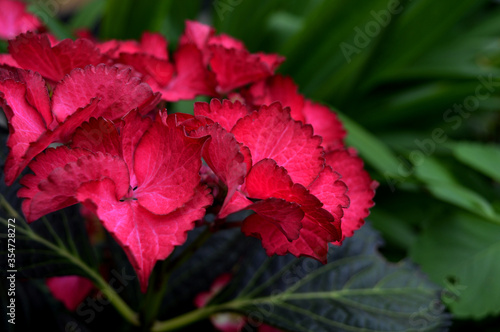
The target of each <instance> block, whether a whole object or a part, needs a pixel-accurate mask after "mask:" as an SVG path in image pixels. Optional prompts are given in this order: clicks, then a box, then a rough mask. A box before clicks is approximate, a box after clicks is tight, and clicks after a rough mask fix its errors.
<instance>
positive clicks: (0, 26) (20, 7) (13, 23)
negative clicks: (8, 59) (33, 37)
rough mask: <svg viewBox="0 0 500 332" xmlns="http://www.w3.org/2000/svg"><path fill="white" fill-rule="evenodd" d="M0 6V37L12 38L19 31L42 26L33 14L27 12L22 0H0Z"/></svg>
mask: <svg viewBox="0 0 500 332" xmlns="http://www.w3.org/2000/svg"><path fill="white" fill-rule="evenodd" d="M0 8H2V10H1V11H0V39H12V38H14V37H16V36H17V35H18V34H20V33H23V32H27V31H28V30H32V31H35V30H37V29H38V28H40V27H41V26H42V25H41V23H40V21H39V20H38V18H37V17H36V16H35V15H33V14H31V13H28V11H27V10H26V4H25V3H24V2H22V1H17V0H0Z"/></svg>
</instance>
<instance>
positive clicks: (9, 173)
mask: <svg viewBox="0 0 500 332" xmlns="http://www.w3.org/2000/svg"><path fill="white" fill-rule="evenodd" d="M0 101H2V108H3V110H4V112H5V115H6V117H7V121H8V123H9V131H10V136H9V139H8V141H7V146H8V147H9V148H10V152H9V155H8V156H7V160H6V161H5V182H6V183H7V184H9V185H10V184H12V183H13V182H14V180H15V179H16V178H17V177H18V176H19V174H20V173H21V171H22V170H23V169H24V167H25V166H26V164H24V165H23V163H22V159H23V156H24V155H25V153H26V152H27V151H28V149H29V146H30V143H32V142H35V141H36V140H37V139H38V138H39V137H40V135H42V134H43V133H44V132H45V131H46V130H47V128H46V124H45V121H44V120H43V117H42V116H41V114H40V113H39V112H38V111H37V110H36V109H35V108H34V107H33V106H31V105H30V104H29V103H28V101H27V98H26V86H25V84H23V83H21V82H16V81H14V80H12V79H8V80H5V81H0Z"/></svg>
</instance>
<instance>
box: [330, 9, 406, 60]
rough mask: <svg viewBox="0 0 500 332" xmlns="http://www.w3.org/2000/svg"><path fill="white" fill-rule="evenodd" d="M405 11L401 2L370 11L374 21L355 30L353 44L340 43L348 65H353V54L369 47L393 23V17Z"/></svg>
mask: <svg viewBox="0 0 500 332" xmlns="http://www.w3.org/2000/svg"><path fill="white" fill-rule="evenodd" d="M403 9H404V7H403V5H402V4H401V3H400V1H399V0H389V2H388V3H387V7H386V9H382V10H378V11H375V10H372V11H370V15H371V16H372V17H373V20H370V21H368V22H367V23H366V24H365V25H364V26H363V29H361V28H360V27H359V26H356V27H355V28H354V32H356V35H355V36H354V39H353V41H352V44H350V43H346V42H342V43H340V50H341V51H342V54H343V55H344V57H345V59H346V60H347V63H351V61H352V56H353V54H360V53H361V51H362V50H363V49H365V48H366V47H368V46H369V45H370V43H371V42H372V40H373V38H375V37H377V36H378V35H379V34H380V32H381V31H382V29H383V28H385V27H387V26H388V25H389V23H391V21H392V17H393V16H394V15H398V14H400V13H401V12H402V11H403Z"/></svg>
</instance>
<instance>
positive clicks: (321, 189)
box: [308, 166, 349, 220]
mask: <svg viewBox="0 0 500 332" xmlns="http://www.w3.org/2000/svg"><path fill="white" fill-rule="evenodd" d="M308 189H309V191H310V193H311V194H313V195H314V196H316V197H317V198H318V199H319V200H320V201H321V203H323V207H324V208H325V209H326V210H327V211H329V212H330V213H331V214H332V215H333V216H334V217H335V220H340V219H341V218H342V216H343V215H344V211H343V209H344V208H347V207H349V197H348V195H347V185H346V184H345V183H344V182H343V181H342V180H341V179H340V175H339V174H338V173H336V172H334V171H333V169H332V168H331V167H330V166H327V167H325V169H323V171H321V173H320V174H319V176H318V178H317V179H316V180H314V182H313V183H311V185H310V186H309V187H308Z"/></svg>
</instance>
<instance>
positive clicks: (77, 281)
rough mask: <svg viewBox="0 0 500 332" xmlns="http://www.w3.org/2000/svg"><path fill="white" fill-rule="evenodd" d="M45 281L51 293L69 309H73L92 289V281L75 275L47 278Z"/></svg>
mask: <svg viewBox="0 0 500 332" xmlns="http://www.w3.org/2000/svg"><path fill="white" fill-rule="evenodd" d="M45 283H46V284H47V287H48V288H49V290H50V292H51V293H52V295H53V296H54V297H55V298H56V299H58V300H59V301H61V302H62V303H63V304H64V306H65V307H66V309H68V310H69V311H75V310H76V308H77V307H78V306H79V305H80V303H82V302H83V300H85V298H86V297H87V295H89V293H90V292H91V291H92V289H94V284H92V281H90V280H89V279H87V278H84V277H81V276H77V275H71V276H61V277H52V278H47V280H46V281H45Z"/></svg>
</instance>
